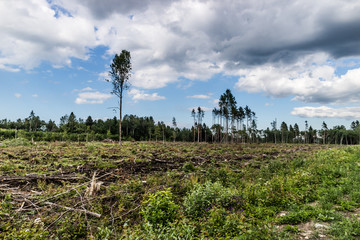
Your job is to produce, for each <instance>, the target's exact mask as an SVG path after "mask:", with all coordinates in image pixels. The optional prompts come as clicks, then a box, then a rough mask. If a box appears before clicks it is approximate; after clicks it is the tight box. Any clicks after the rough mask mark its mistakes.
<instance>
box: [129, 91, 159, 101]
mask: <svg viewBox="0 0 360 240" xmlns="http://www.w3.org/2000/svg"><path fill="white" fill-rule="evenodd" d="M128 95H129V96H130V97H131V99H132V100H134V101H135V102H137V101H139V100H144V101H157V100H164V99H166V98H165V97H164V96H159V95H158V93H152V94H149V93H145V91H143V90H139V89H135V88H132V89H130V90H129V92H128Z"/></svg>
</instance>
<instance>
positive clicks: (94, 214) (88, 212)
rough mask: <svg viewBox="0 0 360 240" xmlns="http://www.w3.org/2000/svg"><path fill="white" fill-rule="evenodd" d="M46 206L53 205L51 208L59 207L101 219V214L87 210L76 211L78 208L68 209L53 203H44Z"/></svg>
mask: <svg viewBox="0 0 360 240" xmlns="http://www.w3.org/2000/svg"><path fill="white" fill-rule="evenodd" d="M44 204H47V205H51V206H54V207H58V208H63V209H66V210H70V211H75V212H82V213H85V214H89V215H91V216H93V217H97V218H100V217H101V214H99V213H95V212H90V211H88V210H86V209H76V208H71V207H66V206H62V205H59V204H56V203H52V202H44Z"/></svg>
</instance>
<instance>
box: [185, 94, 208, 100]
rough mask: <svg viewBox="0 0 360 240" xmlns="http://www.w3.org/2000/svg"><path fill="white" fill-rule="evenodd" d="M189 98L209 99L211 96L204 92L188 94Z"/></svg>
mask: <svg viewBox="0 0 360 240" xmlns="http://www.w3.org/2000/svg"><path fill="white" fill-rule="evenodd" d="M187 98H196V99H209V98H210V96H208V95H203V94H199V95H193V96H187Z"/></svg>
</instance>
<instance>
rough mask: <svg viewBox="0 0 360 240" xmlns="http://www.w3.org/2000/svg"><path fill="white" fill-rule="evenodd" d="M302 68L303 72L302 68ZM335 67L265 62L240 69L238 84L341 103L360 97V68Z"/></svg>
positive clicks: (302, 98) (269, 92) (305, 99)
mask: <svg viewBox="0 0 360 240" xmlns="http://www.w3.org/2000/svg"><path fill="white" fill-rule="evenodd" d="M300 70H302V72H300ZM335 71H336V69H335V67H333V66H329V65H316V64H313V65H311V66H308V67H305V66H300V67H294V66H290V67H289V66H285V67H277V68H275V67H273V66H270V65H264V66H262V67H256V68H252V69H248V70H243V71H241V72H239V74H241V75H242V76H243V77H240V78H239V80H238V82H237V83H236V85H235V86H236V88H237V89H238V90H242V91H248V92H262V93H264V94H265V95H267V96H272V97H277V98H281V97H290V96H293V100H295V101H301V102H305V103H319V104H328V103H332V104H342V103H352V102H359V101H360V81H359V79H360V68H356V69H352V70H349V71H347V72H346V73H345V74H343V75H341V76H337V75H336V74H335Z"/></svg>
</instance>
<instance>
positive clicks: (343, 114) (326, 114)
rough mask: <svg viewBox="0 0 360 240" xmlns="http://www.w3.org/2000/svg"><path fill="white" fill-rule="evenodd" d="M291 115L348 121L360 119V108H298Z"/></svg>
mask: <svg viewBox="0 0 360 240" xmlns="http://www.w3.org/2000/svg"><path fill="white" fill-rule="evenodd" d="M291 114H292V115H294V116H299V117H307V118H343V119H346V120H352V119H359V118H360V107H345V108H331V107H327V106H321V107H298V108H294V110H293V111H292V112H291Z"/></svg>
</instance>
